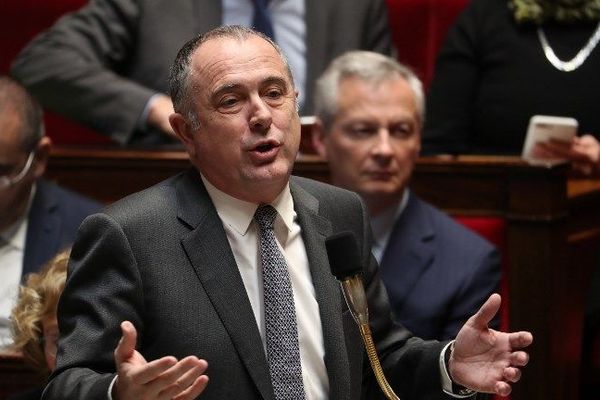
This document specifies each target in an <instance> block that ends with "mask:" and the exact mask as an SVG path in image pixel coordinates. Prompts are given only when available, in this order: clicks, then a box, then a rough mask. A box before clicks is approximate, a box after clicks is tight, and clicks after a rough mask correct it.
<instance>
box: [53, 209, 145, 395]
mask: <svg viewBox="0 0 600 400" xmlns="http://www.w3.org/2000/svg"><path fill="white" fill-rule="evenodd" d="M141 287H142V285H141V278H140V275H139V271H138V269H137V262H136V260H135V258H134V256H133V253H132V251H131V249H130V247H129V244H128V240H127V237H126V236H125V234H124V232H123V230H122V229H121V228H120V227H119V226H118V225H117V224H116V223H115V221H114V220H113V219H112V218H110V217H109V216H107V215H104V214H96V215H93V216H91V217H88V218H87V219H86V220H85V221H84V222H83V225H82V227H81V229H80V231H79V235H78V239H77V241H76V243H75V245H74V247H73V250H72V252H71V260H70V262H69V270H68V278H67V283H66V285H65V289H64V291H63V293H62V295H61V298H60V301H59V305H58V320H59V321H58V322H59V329H60V332H61V337H60V340H59V343H58V355H57V365H56V369H55V370H54V372H53V374H52V376H51V380H50V383H49V384H48V386H47V388H46V390H45V392H44V396H43V399H44V400H51V399H55V400H59V399H81V400H84V399H86V400H106V398H107V397H106V396H107V393H108V387H109V385H110V383H111V381H112V379H113V378H114V376H115V372H116V371H115V363H114V357H113V350H114V348H115V347H116V346H117V343H118V341H119V339H120V338H121V330H120V323H121V322H122V321H124V320H129V321H131V322H132V323H133V325H134V326H135V327H136V328H137V330H138V343H140V342H141V341H143V337H142V335H141V334H142V332H143V331H144V325H143V320H142V313H143V294H142V293H143V292H142V289H141ZM67 349H68V351H67Z"/></svg>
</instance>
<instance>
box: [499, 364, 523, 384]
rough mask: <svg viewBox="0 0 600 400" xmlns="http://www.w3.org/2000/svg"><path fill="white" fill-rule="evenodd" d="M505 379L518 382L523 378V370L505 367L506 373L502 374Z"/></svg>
mask: <svg viewBox="0 0 600 400" xmlns="http://www.w3.org/2000/svg"><path fill="white" fill-rule="evenodd" d="M502 375H503V376H504V379H506V380H507V381H509V382H513V383H514V382H518V381H519V379H521V370H520V369H519V368H513V367H507V368H504V373H503V374H502Z"/></svg>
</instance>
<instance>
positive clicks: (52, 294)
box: [9, 250, 69, 400]
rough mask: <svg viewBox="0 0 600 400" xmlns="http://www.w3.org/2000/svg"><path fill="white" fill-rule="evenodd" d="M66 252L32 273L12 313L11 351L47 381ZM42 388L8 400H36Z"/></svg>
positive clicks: (53, 355) (53, 361)
mask: <svg viewBox="0 0 600 400" xmlns="http://www.w3.org/2000/svg"><path fill="white" fill-rule="evenodd" d="M68 261H69V250H64V251H62V252H60V253H59V254H57V255H56V257H54V258H53V259H52V260H50V261H49V262H48V263H47V264H46V265H45V266H44V268H42V270H41V271H40V272H39V273H35V272H34V273H31V274H29V275H28V277H27V283H26V284H25V285H24V286H22V287H21V289H20V293H19V299H18V301H17V305H16V306H15V308H14V309H13V310H12V314H11V329H12V335H13V340H14V344H13V346H12V347H13V349H14V350H15V351H17V352H20V353H21V354H23V358H24V360H25V362H26V363H27V364H28V365H29V366H31V368H33V369H34V370H35V371H36V372H39V374H40V377H41V378H43V379H44V380H46V379H47V378H48V376H49V375H50V372H52V370H54V367H55V365H56V341H57V340H58V322H57V321H56V307H57V305H58V299H59V297H60V294H61V293H62V291H63V288H64V287H65V280H66V278H67V263H68ZM42 390H43V388H35V389H32V390H30V391H28V392H26V393H22V394H19V395H15V396H12V397H10V398H9V400H39V399H40V398H41V395H42Z"/></svg>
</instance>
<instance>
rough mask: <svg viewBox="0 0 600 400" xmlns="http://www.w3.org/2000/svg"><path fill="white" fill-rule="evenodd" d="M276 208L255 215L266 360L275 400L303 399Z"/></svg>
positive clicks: (291, 297)
mask: <svg viewBox="0 0 600 400" xmlns="http://www.w3.org/2000/svg"><path fill="white" fill-rule="evenodd" d="M276 216H277V211H276V210H275V209H274V208H273V207H271V206H269V205H262V206H260V207H258V209H257V210H256V213H255V214H254V219H255V220H256V222H257V223H258V226H259V229H260V259H261V264H262V272H263V292H264V306H265V331H266V342H267V343H266V344H267V360H268V361H269V372H270V374H271V382H272V383H273V390H274V391H275V398H276V399H277V400H300V399H304V398H305V395H304V385H303V383H302V366H301V364H300V347H299V345H298V328H297V325H296V307H295V304H294V292H293V290H292V283H291V281H290V274H289V272H288V268H287V264H286V262H285V259H284V257H283V254H281V251H279V247H278V246H277V240H276V239H275V232H274V231H273V222H274V221H275V217H276Z"/></svg>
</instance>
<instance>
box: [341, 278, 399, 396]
mask: <svg viewBox="0 0 600 400" xmlns="http://www.w3.org/2000/svg"><path fill="white" fill-rule="evenodd" d="M340 284H341V285H342V289H343V290H342V292H344V298H345V299H346V304H348V308H349V309H350V312H351V313H352V317H353V318H354V321H356V323H357V324H358V328H359V330H360V335H361V336H362V339H363V343H364V344H365V349H366V350H367V355H368V356H369V362H370V364H371V369H372V370H373V373H374V374H375V378H376V379H377V383H378V384H379V387H380V388H381V390H382V391H383V394H385V397H387V398H388V399H390V400H400V398H399V397H398V396H397V395H396V393H394V391H393V390H392V387H391V386H390V384H389V383H388V381H387V379H385V375H384V374H383V369H382V368H381V363H380V362H379V357H378V356H377V350H376V349H375V343H374V342H373V335H372V334H371V328H370V327H369V311H368V307H367V297H366V295H365V290H364V288H363V282H362V278H361V276H360V274H357V275H354V276H352V277H350V278H346V279H343V280H341V281H340Z"/></svg>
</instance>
